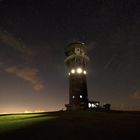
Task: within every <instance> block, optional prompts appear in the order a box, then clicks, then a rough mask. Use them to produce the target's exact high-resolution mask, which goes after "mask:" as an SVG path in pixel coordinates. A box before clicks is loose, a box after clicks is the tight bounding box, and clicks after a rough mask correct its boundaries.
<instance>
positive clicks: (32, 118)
mask: <svg viewBox="0 0 140 140" xmlns="http://www.w3.org/2000/svg"><path fill="white" fill-rule="evenodd" d="M139 131H140V112H121V111H120V112H116V111H111V112H96V111H73V112H48V113H39V114H16V115H12V114H11V115H1V116H0V140H1V139H2V140H5V139H14V140H15V139H26V140H28V139H29V140H31V139H33V140H35V139H37V140H47V139H49V140H52V139H60V140H63V139H65V140H88V139H90V140H92V139H95V140H97V139H101V140H103V139H113V140H114V139H127V140H128V139H131V140H132V139H134V140H137V139H140V132H139Z"/></svg>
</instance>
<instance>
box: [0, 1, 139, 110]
mask: <svg viewBox="0 0 140 140" xmlns="http://www.w3.org/2000/svg"><path fill="white" fill-rule="evenodd" d="M73 41H81V42H84V43H85V44H86V45H87V46H88V54H89V57H90V62H89V65H88V74H87V82H88V95H89V99H91V100H98V101H100V102H101V103H102V104H104V103H110V104H111V105H112V108H114V109H123V110H125V109H131V110H135V109H138V110H140V1H139V0H85V1H84V0H79V1H78V0H65V1H64V0H63V1H61V0H36V1H35V0H0V112H1V113H2V112H24V111H50V110H59V109H62V108H64V104H67V103H68V97H69V96H68V74H67V73H68V69H67V68H66V66H65V65H64V59H65V54H64V50H65V48H66V46H67V44H68V43H70V42H73Z"/></svg>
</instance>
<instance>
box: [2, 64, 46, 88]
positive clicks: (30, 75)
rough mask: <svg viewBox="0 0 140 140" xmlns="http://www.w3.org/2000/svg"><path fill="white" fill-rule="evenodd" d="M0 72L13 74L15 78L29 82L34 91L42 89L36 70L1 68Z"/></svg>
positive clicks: (17, 67)
mask: <svg viewBox="0 0 140 140" xmlns="http://www.w3.org/2000/svg"><path fill="white" fill-rule="evenodd" d="M0 71H3V72H7V73H10V74H14V75H16V76H17V77H19V78H21V79H23V80H25V81H29V82H30V83H31V84H32V86H33V88H34V90H36V91H41V90H43V89H44V85H43V83H42V82H41V81H40V78H39V74H38V70H37V69H35V68H30V67H19V66H9V67H5V66H1V67H0Z"/></svg>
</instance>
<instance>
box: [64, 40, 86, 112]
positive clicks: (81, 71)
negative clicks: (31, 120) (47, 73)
mask: <svg viewBox="0 0 140 140" xmlns="http://www.w3.org/2000/svg"><path fill="white" fill-rule="evenodd" d="M65 55H66V58H65V64H66V66H67V67H68V76H69V104H66V108H67V110H76V109H86V108H88V90H87V80H86V75H87V64H88V62H89V57H88V56H87V46H86V45H85V44H84V43H81V42H74V43H71V44H68V46H67V48H66V50H65Z"/></svg>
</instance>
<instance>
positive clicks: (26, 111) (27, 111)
mask: <svg viewBox="0 0 140 140" xmlns="http://www.w3.org/2000/svg"><path fill="white" fill-rule="evenodd" d="M23 113H33V112H32V111H29V110H25V111H24V112H23Z"/></svg>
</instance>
